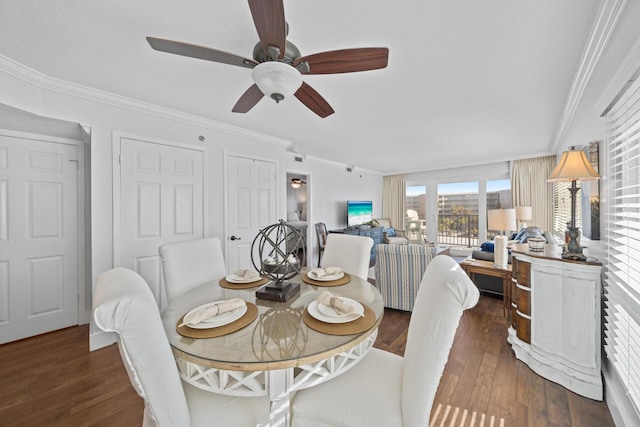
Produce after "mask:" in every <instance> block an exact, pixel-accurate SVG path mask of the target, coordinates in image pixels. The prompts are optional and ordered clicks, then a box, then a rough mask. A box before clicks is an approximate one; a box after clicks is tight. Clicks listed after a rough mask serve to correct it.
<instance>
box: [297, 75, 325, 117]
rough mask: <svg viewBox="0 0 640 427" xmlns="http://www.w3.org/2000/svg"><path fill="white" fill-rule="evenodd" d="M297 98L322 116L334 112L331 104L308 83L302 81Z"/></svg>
mask: <svg viewBox="0 0 640 427" xmlns="http://www.w3.org/2000/svg"><path fill="white" fill-rule="evenodd" d="M295 96H296V98H298V99H299V100H300V102H302V103H303V104H304V105H306V106H307V108H308V109H310V110H311V111H313V112H314V113H316V114H317V115H319V116H320V117H322V118H323V119H324V118H325V117H327V116H330V115H331V114H333V113H334V111H333V108H331V105H329V103H328V102H327V101H326V100H325V99H324V98H323V97H322V96H321V95H320V94H319V93H318V92H316V90H315V89H314V88H312V87H311V86H309V85H308V84H307V83H305V82H302V86H300V89H298V90H297V91H296V93H295Z"/></svg>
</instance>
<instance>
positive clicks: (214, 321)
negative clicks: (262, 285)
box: [184, 301, 247, 329]
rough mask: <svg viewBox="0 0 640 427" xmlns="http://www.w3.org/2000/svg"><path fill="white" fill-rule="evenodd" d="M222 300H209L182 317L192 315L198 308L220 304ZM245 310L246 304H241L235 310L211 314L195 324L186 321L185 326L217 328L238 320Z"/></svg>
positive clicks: (202, 308)
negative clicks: (216, 314)
mask: <svg viewBox="0 0 640 427" xmlns="http://www.w3.org/2000/svg"><path fill="white" fill-rule="evenodd" d="M221 302H222V301H215V302H210V303H208V304H204V305H201V306H200V307H196V308H194V309H193V310H191V311H190V312H188V313H187V314H185V315H184V317H187V318H188V316H189V315H193V314H195V313H197V312H199V311H200V310H204V309H206V308H208V307H211V306H213V305H216V304H220V303H221ZM246 312H247V306H246V304H245V305H243V306H242V307H240V308H236V309H235V310H232V311H227V312H226V313H222V314H220V315H218V316H213V317H211V318H209V319H206V320H203V321H202V322H200V323H196V324H195V325H194V324H192V323H187V326H188V327H190V328H193V329H210V328H217V327H218V326H224V325H227V324H229V323H231V322H234V321H236V320H238V319H239V318H241V317H242V316H243V315H244V314H245V313H246Z"/></svg>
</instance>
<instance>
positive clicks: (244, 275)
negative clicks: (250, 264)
mask: <svg viewBox="0 0 640 427" xmlns="http://www.w3.org/2000/svg"><path fill="white" fill-rule="evenodd" d="M233 275H234V276H236V277H238V278H240V279H243V280H255V279H258V278H259V277H260V273H258V272H257V271H255V270H238V271H236V272H235V273H233Z"/></svg>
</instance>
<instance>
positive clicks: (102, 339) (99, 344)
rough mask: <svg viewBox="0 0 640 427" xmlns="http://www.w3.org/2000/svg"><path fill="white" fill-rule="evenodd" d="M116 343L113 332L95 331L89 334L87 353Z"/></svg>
mask: <svg viewBox="0 0 640 427" xmlns="http://www.w3.org/2000/svg"><path fill="white" fill-rule="evenodd" d="M114 342H116V336H115V334H114V333H113V332H104V331H97V332H93V333H90V334H89V351H94V350H98V349H100V348H103V347H107V346H110V345H111V344H113V343H114Z"/></svg>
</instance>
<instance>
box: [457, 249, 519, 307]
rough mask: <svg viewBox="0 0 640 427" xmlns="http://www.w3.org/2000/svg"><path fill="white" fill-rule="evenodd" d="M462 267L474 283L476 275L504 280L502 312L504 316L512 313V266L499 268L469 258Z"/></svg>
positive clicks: (489, 262)
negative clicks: (510, 306) (510, 305)
mask: <svg viewBox="0 0 640 427" xmlns="http://www.w3.org/2000/svg"><path fill="white" fill-rule="evenodd" d="M460 267H462V269H463V270H464V271H465V272H466V273H467V275H468V276H469V278H470V279H471V280H472V281H474V279H475V275H476V274H484V275H486V276H493V277H499V278H501V279H502V310H503V314H505V315H507V316H508V315H509V313H510V312H511V310H510V309H509V304H510V301H511V266H510V265H509V266H508V267H507V268H499V267H496V266H495V265H494V264H493V261H484V260H479V259H473V258H467V259H465V260H464V261H462V262H461V263H460ZM474 283H475V281H474Z"/></svg>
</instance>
